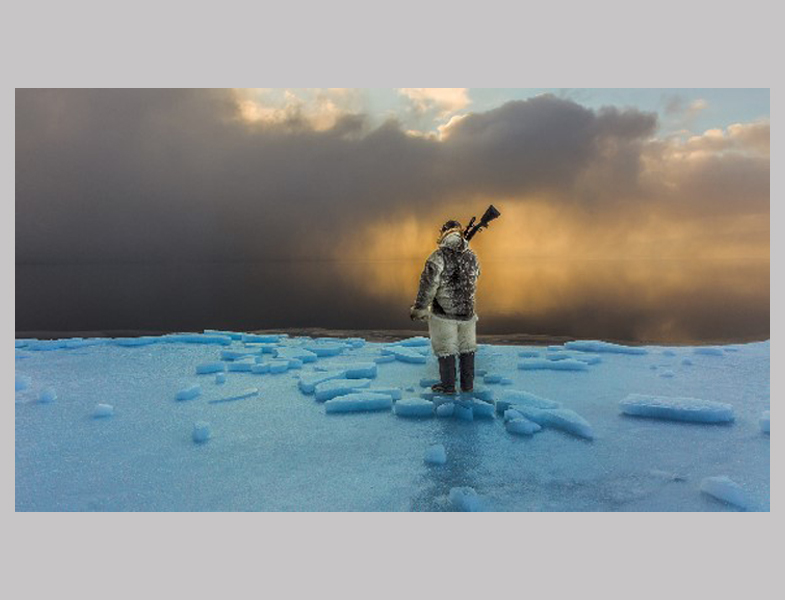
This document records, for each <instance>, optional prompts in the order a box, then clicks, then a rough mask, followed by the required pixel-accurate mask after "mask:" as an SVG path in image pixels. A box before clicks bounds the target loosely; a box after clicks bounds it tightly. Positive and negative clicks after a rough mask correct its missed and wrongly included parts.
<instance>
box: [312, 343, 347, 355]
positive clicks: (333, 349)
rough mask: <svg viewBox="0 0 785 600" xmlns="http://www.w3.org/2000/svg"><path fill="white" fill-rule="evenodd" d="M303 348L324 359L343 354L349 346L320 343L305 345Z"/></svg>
mask: <svg viewBox="0 0 785 600" xmlns="http://www.w3.org/2000/svg"><path fill="white" fill-rule="evenodd" d="M303 348H304V349H305V350H308V351H309V352H313V353H314V354H315V355H316V356H318V357H324V356H338V355H339V354H343V352H344V351H345V350H346V348H347V346H346V344H339V343H337V342H320V343H311V344H305V345H304V346H303Z"/></svg>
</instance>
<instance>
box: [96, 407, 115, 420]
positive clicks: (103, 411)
mask: <svg viewBox="0 0 785 600" xmlns="http://www.w3.org/2000/svg"><path fill="white" fill-rule="evenodd" d="M113 414H114V406H112V405H111V404H96V405H95V407H94V408H93V418H96V419H106V418H109V417H111V416H112V415H113Z"/></svg>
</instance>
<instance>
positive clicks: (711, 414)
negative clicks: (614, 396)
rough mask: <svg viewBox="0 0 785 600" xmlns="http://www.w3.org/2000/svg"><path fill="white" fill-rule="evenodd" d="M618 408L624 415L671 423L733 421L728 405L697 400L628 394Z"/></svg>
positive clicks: (730, 408) (730, 407)
mask: <svg viewBox="0 0 785 600" xmlns="http://www.w3.org/2000/svg"><path fill="white" fill-rule="evenodd" d="M619 407H620V408H621V411H622V412H623V413H624V414H626V415H633V416H636V417H648V418H652V419H667V420H671V421H690V422H694V423H728V422H731V421H733V419H734V414H733V406H731V405H730V404H724V403H722V402H714V401H712V400H699V399H697V398H678V397H671V396H649V395H645V394H630V395H629V396H627V397H626V398H625V399H624V400H622V401H621V402H619Z"/></svg>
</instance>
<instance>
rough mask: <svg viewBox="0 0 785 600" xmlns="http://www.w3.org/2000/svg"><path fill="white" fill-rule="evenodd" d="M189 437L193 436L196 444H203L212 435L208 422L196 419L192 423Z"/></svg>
mask: <svg viewBox="0 0 785 600" xmlns="http://www.w3.org/2000/svg"><path fill="white" fill-rule="evenodd" d="M191 437H192V438H193V440H194V442H196V443H197V444H204V443H205V442H206V441H207V440H209V439H210V438H211V437H212V431H211V430H210V424H209V423H206V422H205V421H197V422H196V423H194V428H193V432H192V433H191Z"/></svg>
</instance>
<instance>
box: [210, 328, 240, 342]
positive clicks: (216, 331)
mask: <svg viewBox="0 0 785 600" xmlns="http://www.w3.org/2000/svg"><path fill="white" fill-rule="evenodd" d="M204 333H205V334H206V335H223V336H226V337H230V338H232V339H233V340H234V341H238V340H242V339H243V335H245V334H244V333H241V332H239V331H221V330H219V329H205V330H204Z"/></svg>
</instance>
